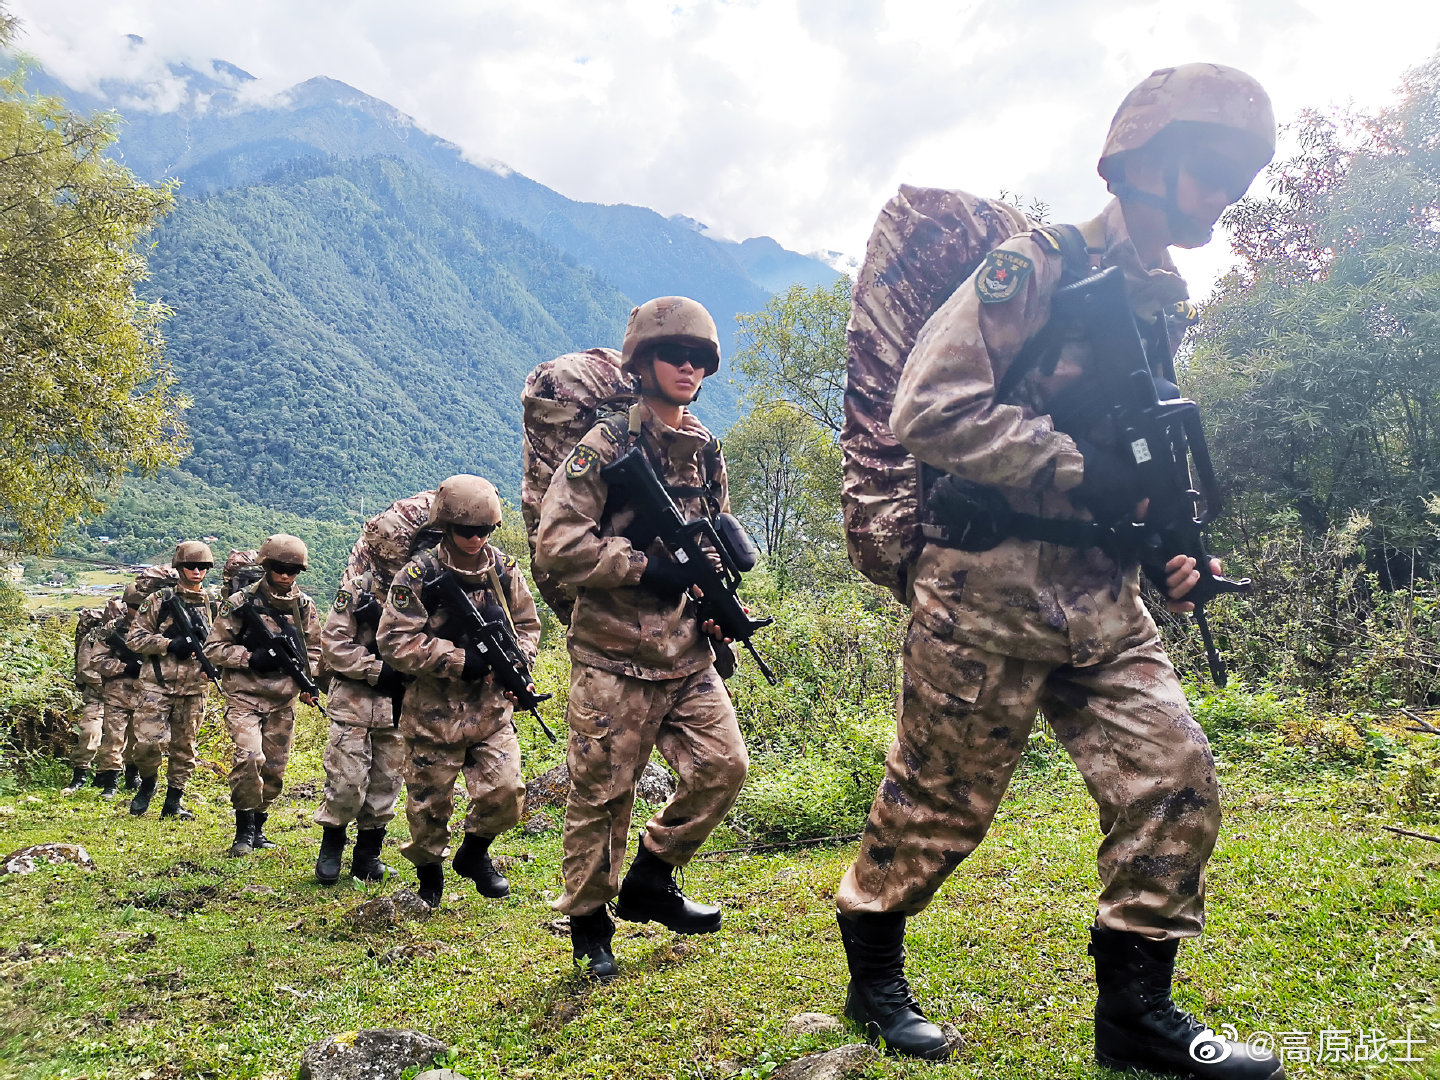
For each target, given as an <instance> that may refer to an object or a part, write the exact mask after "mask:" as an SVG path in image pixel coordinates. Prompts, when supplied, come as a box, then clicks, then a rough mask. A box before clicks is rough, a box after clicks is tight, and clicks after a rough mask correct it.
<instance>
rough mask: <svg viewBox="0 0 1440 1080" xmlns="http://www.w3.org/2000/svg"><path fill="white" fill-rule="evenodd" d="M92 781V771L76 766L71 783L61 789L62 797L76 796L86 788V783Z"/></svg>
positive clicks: (71, 775) (71, 776)
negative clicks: (76, 793)
mask: <svg viewBox="0 0 1440 1080" xmlns="http://www.w3.org/2000/svg"><path fill="white" fill-rule="evenodd" d="M89 779H90V770H89V769H87V768H86V767H85V766H83V765H76V766H75V771H74V772H73V773H71V774H70V783H68V784H66V785H65V786H64V787H62V788H61V789H60V794H61V795H74V794H75V792H77V791H79V790H80V789H81V788H82V787H84V786H85V781H86V780H89Z"/></svg>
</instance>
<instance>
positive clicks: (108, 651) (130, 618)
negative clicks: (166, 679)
mask: <svg viewBox="0 0 1440 1080" xmlns="http://www.w3.org/2000/svg"><path fill="white" fill-rule="evenodd" d="M138 614H139V611H138V609H137V610H136V611H135V612H134V613H132V612H131V611H130V610H129V609H128V608H127V609H126V611H125V614H124V615H122V616H120V618H118V619H115V620H113V621H112V622H108V623H103V624H102V625H100V626H98V627H96V628H95V633H96V634H97V635H98V636H99V638H100V644H99V648H98V650H97V655H98V657H99V661H98V665H99V668H100V677H101V678H102V679H104V680H105V682H104V686H103V687H102V689H101V691H100V696H101V698H102V700H104V702H105V704H106V705H114V706H116V707H117V708H122V709H133V708H135V707H136V706H137V705H138V704H139V703H140V676H139V675H130V674H128V673H127V671H126V662H125V661H124V660H122V659H120V650H118V649H116V648H115V645H114V644H113V643H112V642H111V641H110V636H111V635H112V634H118V635H119V636H120V640H121V641H122V642H123V641H124V640H125V637H126V635H127V634H128V633H129V631H130V624H131V623H133V622H134V621H135V616H136V615H138ZM141 661H142V662H141V664H140V669H141V670H142V671H143V670H144V669H145V668H146V667H147V666H149V663H150V661H149V658H148V657H142V658H141ZM152 674H153V672H152Z"/></svg>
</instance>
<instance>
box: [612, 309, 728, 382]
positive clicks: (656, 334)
mask: <svg viewBox="0 0 1440 1080" xmlns="http://www.w3.org/2000/svg"><path fill="white" fill-rule="evenodd" d="M666 341H674V342H678V343H679V344H681V345H693V346H694V347H696V348H698V349H704V350H706V351H707V352H708V353H710V355H711V357H712V359H710V360H709V361H708V362H707V363H706V364H705V365H704V367H705V374H706V375H707V376H708V375H714V374H715V372H717V371H719V370H720V333H719V331H717V330H716V329H715V320H714V319H712V318H711V317H710V312H708V311H706V310H705V305H704V304H702V303H700V302H699V301H698V300H691V299H690V298H689V297H688V296H657V297H656V298H655V299H654V300H646V301H645V303H643V304H641V305H640V306H639V307H636V308H631V309H630V320H629V321H628V322H627V323H626V324H625V341H624V343H623V344H622V345H621V346H620V370H621V371H623V372H625V373H626V374H627V375H635V374H638V372H636V370H635V368H634V362H635V358H636V356H637V354H640V353H643V352H644V350H645V347H646V346H647V345H658V344H660V343H661V342H666Z"/></svg>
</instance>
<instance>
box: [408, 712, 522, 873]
mask: <svg viewBox="0 0 1440 1080" xmlns="http://www.w3.org/2000/svg"><path fill="white" fill-rule="evenodd" d="M461 773H464V775H465V794H466V795H467V796H469V799H470V805H469V807H468V808H467V809H466V811H465V831H466V832H467V833H477V834H479V835H480V836H490V837H495V836H499V835H500V834H501V833H503V832H505V831H506V830H507V829H513V828H514V827H515V824H516V822H518V821H519V820H520V809H521V806H522V805H523V804H524V801H525V784H524V781H522V780H521V778H520V740H519V739H517V738H516V737H515V729H514V728H512V727H511V726H510V725H509V724H508V723H506V724H505V725H503V726H502V727H501V728H500V730H499V731H497V732H496V733H495V734H494V735H491V736H490V737H489V738H488V739H485V740H484V741H482V742H477V743H470V742H462V743H438V742H431V741H430V740H429V739H406V740H405V820H406V821H408V822H409V823H410V839H409V840H407V841H406V842H405V843H403V844H401V845H400V854H401V855H404V856H405V858H407V859H409V860H410V861H411V862H412V863H414V864H415V865H416V866H426V865H428V864H429V863H437V862H440V860H442V859H443V858H445V846H446V844H448V843H449V842H450V816H451V814H453V813H454V812H455V778H456V777H457V776H459V775H460V774H461Z"/></svg>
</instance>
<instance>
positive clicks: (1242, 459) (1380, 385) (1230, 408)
mask: <svg viewBox="0 0 1440 1080" xmlns="http://www.w3.org/2000/svg"><path fill="white" fill-rule="evenodd" d="M1296 134H1297V135H1298V137H1299V145H1300V149H1299V152H1298V153H1297V154H1296V155H1295V156H1294V157H1293V158H1291V159H1289V160H1287V161H1282V162H1279V163H1277V164H1276V165H1274V166H1272V168H1271V171H1270V178H1271V181H1272V184H1273V185H1274V187H1275V189H1276V195H1275V196H1274V197H1273V198H1268V199H1247V200H1245V201H1244V202H1242V203H1240V204H1239V205H1237V206H1236V207H1235V208H1234V209H1233V210H1232V211H1231V213H1230V215H1229V218H1228V221H1229V224H1230V225H1231V227H1232V230H1233V231H1234V235H1235V247H1236V251H1237V253H1238V254H1239V255H1240V256H1241V258H1242V260H1243V264H1242V265H1241V267H1240V268H1239V269H1238V270H1237V271H1236V272H1234V273H1232V274H1230V275H1229V276H1228V277H1226V278H1225V279H1224V280H1223V281H1222V282H1221V284H1220V286H1219V288H1218V290H1217V294H1216V298H1215V300H1214V302H1213V303H1211V304H1210V305H1209V306H1208V307H1207V308H1206V311H1205V319H1204V322H1203V323H1202V330H1201V333H1200V334H1199V336H1198V338H1197V341H1196V345H1195V348H1194V351H1193V354H1192V355H1191V356H1190V358H1189V362H1188V363H1189V372H1190V376H1191V377H1190V378H1189V379H1188V380H1187V383H1188V386H1189V387H1190V388H1191V389H1192V391H1193V392H1194V393H1195V395H1196V396H1197V397H1199V398H1200V399H1201V401H1202V403H1203V404H1204V405H1205V407H1206V411H1207V414H1208V415H1207V423H1208V424H1209V426H1210V428H1211V430H1212V431H1214V432H1216V433H1217V435H1218V436H1219V437H1217V438H1215V439H1214V443H1215V445H1214V447H1213V448H1212V449H1213V450H1214V452H1215V456H1216V458H1217V464H1218V465H1219V467H1220V470H1221V472H1222V474H1223V475H1224V476H1225V477H1226V479H1227V481H1228V483H1229V484H1230V485H1231V487H1232V490H1233V492H1234V495H1235V500H1236V502H1237V504H1238V506H1237V516H1238V519H1239V520H1241V521H1242V522H1243V521H1245V520H1247V519H1248V520H1251V521H1256V522H1258V523H1261V524H1262V525H1263V523H1265V522H1268V521H1271V520H1274V519H1275V518H1276V515H1277V514H1289V515H1293V516H1294V517H1296V518H1297V519H1298V521H1299V522H1300V524H1301V525H1302V527H1303V528H1304V530H1305V532H1306V533H1307V534H1308V535H1309V536H1311V537H1318V536H1321V535H1323V534H1324V533H1325V532H1326V531H1327V530H1330V529H1333V528H1336V527H1338V526H1340V525H1342V524H1343V523H1345V522H1346V521H1347V520H1348V519H1349V518H1350V517H1351V515H1352V514H1353V513H1357V512H1358V513H1360V514H1362V515H1365V516H1368V518H1369V519H1370V521H1371V522H1372V525H1373V532H1372V533H1371V535H1372V537H1373V538H1374V540H1376V541H1379V542H1380V543H1381V544H1383V545H1386V546H1410V545H1423V544H1425V543H1427V542H1432V541H1433V534H1434V526H1433V522H1432V521H1430V520H1428V519H1427V516H1426V500H1427V498H1429V497H1430V496H1432V495H1433V494H1434V493H1435V492H1437V491H1440V312H1437V309H1436V304H1435V297H1436V296H1437V295H1440V57H1437V58H1436V59H1432V60H1431V61H1429V62H1428V63H1427V64H1425V65H1423V66H1422V67H1420V68H1418V69H1416V70H1414V71H1412V72H1410V73H1409V75H1408V76H1407V78H1406V80H1405V83H1404V85H1403V90H1402V96H1401V100H1400V103H1399V104H1398V105H1397V106H1396V107H1395V108H1393V109H1390V110H1387V111H1382V112H1380V113H1379V114H1377V115H1373V116H1371V115H1352V116H1345V117H1341V118H1338V119H1331V118H1327V117H1323V116H1320V115H1318V114H1315V113H1307V114H1305V115H1303V116H1302V117H1301V119H1300V120H1299V121H1298V122H1297V126H1296Z"/></svg>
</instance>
